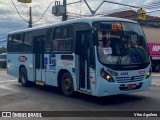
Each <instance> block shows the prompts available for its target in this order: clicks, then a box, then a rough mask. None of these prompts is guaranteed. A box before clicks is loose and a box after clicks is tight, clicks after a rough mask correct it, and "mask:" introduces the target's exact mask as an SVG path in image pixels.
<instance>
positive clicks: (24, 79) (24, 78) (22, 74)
mask: <svg viewBox="0 0 160 120" xmlns="http://www.w3.org/2000/svg"><path fill="white" fill-rule="evenodd" d="M19 82H20V83H21V84H22V86H24V87H28V86H29V81H28V74H27V70H26V67H25V66H24V65H21V66H20V67H19Z"/></svg>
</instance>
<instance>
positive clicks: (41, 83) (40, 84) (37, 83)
mask: <svg viewBox="0 0 160 120" xmlns="http://www.w3.org/2000/svg"><path fill="white" fill-rule="evenodd" d="M36 85H39V86H44V85H45V84H44V83H43V82H39V81H36Z"/></svg>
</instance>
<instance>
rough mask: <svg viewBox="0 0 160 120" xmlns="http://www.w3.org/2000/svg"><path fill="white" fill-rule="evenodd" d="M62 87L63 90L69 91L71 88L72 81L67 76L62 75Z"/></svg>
mask: <svg viewBox="0 0 160 120" xmlns="http://www.w3.org/2000/svg"><path fill="white" fill-rule="evenodd" d="M63 85H64V89H65V91H68V92H70V91H71V90H72V81H71V79H70V78H69V77H68V76H65V77H64V84H63Z"/></svg>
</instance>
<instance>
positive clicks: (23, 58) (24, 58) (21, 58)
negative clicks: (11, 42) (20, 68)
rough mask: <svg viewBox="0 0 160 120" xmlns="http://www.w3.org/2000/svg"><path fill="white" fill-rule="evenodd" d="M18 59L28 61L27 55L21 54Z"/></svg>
mask: <svg viewBox="0 0 160 120" xmlns="http://www.w3.org/2000/svg"><path fill="white" fill-rule="evenodd" d="M18 60H19V61H20V62H26V61H27V57H26V56H20V57H19V58H18Z"/></svg>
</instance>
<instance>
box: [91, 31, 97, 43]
mask: <svg viewBox="0 0 160 120" xmlns="http://www.w3.org/2000/svg"><path fill="white" fill-rule="evenodd" d="M92 33H93V34H92V40H93V44H94V45H98V31H97V30H94V31H93V32H92Z"/></svg>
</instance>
